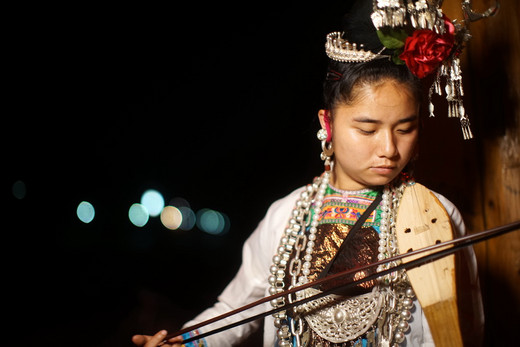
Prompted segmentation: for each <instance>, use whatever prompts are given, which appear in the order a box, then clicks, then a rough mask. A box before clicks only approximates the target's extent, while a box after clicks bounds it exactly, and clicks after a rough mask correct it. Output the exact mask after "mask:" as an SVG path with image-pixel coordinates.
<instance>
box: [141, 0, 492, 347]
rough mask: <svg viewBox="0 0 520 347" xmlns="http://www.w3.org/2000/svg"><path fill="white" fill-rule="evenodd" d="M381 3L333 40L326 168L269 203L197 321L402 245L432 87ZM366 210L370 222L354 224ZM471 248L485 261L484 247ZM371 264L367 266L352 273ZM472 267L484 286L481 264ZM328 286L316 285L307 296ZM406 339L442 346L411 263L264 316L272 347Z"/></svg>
mask: <svg viewBox="0 0 520 347" xmlns="http://www.w3.org/2000/svg"><path fill="white" fill-rule="evenodd" d="M367 4H368V5H369V6H364V5H367ZM371 13H372V2H371V1H365V2H364V3H362V5H361V6H357V7H355V8H354V9H353V12H352V13H351V15H350V16H349V17H347V21H346V30H345V34H344V35H343V36H339V35H338V36H337V40H342V41H340V43H341V44H342V46H340V48H341V49H339V50H338V49H336V50H335V49H334V47H335V46H327V53H328V55H329V57H331V58H332V59H331V62H330V64H329V68H328V72H327V77H326V80H325V83H324V104H325V107H324V109H322V110H320V111H319V112H318V117H319V121H320V124H321V129H320V131H319V132H318V138H319V139H320V141H321V142H322V148H323V153H322V159H323V160H324V162H325V172H324V173H323V174H322V175H321V176H320V177H318V178H316V179H315V181H314V182H313V183H312V184H310V185H309V186H307V187H303V188H300V189H298V190H296V191H295V192H293V193H292V194H290V195H289V196H287V197H285V198H283V199H281V200H279V201H277V202H275V203H274V204H273V205H272V206H271V207H270V208H269V210H268V212H267V214H266V216H265V218H264V219H263V221H262V222H261V223H260V224H259V226H258V228H257V229H256V230H255V231H254V232H253V234H252V235H251V236H250V237H249V239H248V240H247V241H246V243H245V245H244V248H243V263H242V265H241V267H240V270H239V271H238V273H237V275H236V277H235V278H234V279H233V280H232V281H231V283H230V284H229V285H228V286H227V287H226V289H225V290H224V292H223V293H222V294H221V295H220V296H219V299H218V302H217V303H216V304H215V305H214V306H213V307H211V308H209V309H207V310H206V311H204V312H203V313H201V314H200V315H199V316H197V317H196V318H195V319H194V320H192V321H190V322H188V323H187V324H186V326H190V325H193V324H195V323H197V322H201V321H204V320H206V319H209V318H212V317H215V316H218V315H220V314H223V313H225V312H228V311H230V310H232V309H235V308H238V307H241V306H244V305H246V304H248V303H251V302H253V301H256V300H258V299H260V298H262V297H265V296H268V295H270V294H275V293H277V292H280V291H281V290H283V289H287V288H289V287H291V286H297V285H301V284H304V283H308V282H311V281H314V280H316V279H318V278H320V277H322V276H326V275H327V274H331V273H334V272H337V271H341V270H342V269H348V268H354V267H357V266H359V265H364V264H370V263H374V262H376V261H378V260H381V259H385V258H386V257H390V256H392V255H395V254H397V253H398V250H397V249H396V247H395V235H394V234H393V229H392V227H391V224H392V223H391V220H392V218H395V217H396V213H397V212H396V211H397V207H398V205H399V198H400V196H401V194H402V191H403V189H404V187H406V186H407V185H410V184H412V183H413V180H412V178H411V177H410V173H409V171H408V167H409V164H410V162H411V161H412V160H413V158H414V157H415V155H416V153H417V141H418V137H419V109H420V103H421V100H422V95H421V85H420V80H419V78H418V77H417V76H416V75H415V74H414V73H413V72H412V71H410V69H409V67H408V66H407V65H404V64H396V63H395V61H392V59H391V56H392V52H391V51H389V50H388V49H386V50H385V47H384V46H383V45H382V43H381V41H380V39H379V37H378V36H377V34H376V29H375V27H374V26H373V25H372V22H371V18H370V15H371ZM367 28H370V29H369V30H368V29H367ZM347 41H348V43H354V42H355V43H357V44H358V45H359V44H363V45H364V47H365V48H366V49H367V50H368V51H369V53H367V51H364V50H362V49H359V48H356V47H354V48H352V47H351V48H348V46H347V45H345V43H346V42H347ZM345 47H346V48H345ZM342 57H343V58H342ZM435 195H436V196H437V198H438V199H439V201H440V202H441V203H442V205H443V207H444V209H445V210H446V212H447V213H448V215H449V216H450V218H451V221H452V225H453V226H454V229H455V232H456V233H457V234H458V235H462V234H464V233H465V228H464V224H463V221H462V218H461V215H460V213H459V212H458V210H457V209H456V208H455V206H454V205H453V204H452V203H451V202H449V201H448V200H447V199H446V198H444V197H443V196H441V195H439V194H435ZM371 205H372V206H371ZM370 209H373V210H372V211H370ZM367 210H368V211H369V212H367V213H366V214H365V215H364V213H365V211H367ZM360 218H363V219H364V221H363V220H362V222H361V224H360V225H359V227H358V226H355V224H356V222H357V221H358V220H359V219H360ZM344 240H346V241H345V245H343V241H344ZM470 257H471V258H470V259H471V264H472V266H473V268H474V266H475V260H474V257H473V255H472V254H470ZM368 274H369V273H357V274H356V275H354V276H352V279H359V278H363V277H365V276H367V275H368ZM470 277H471V281H472V283H474V284H476V286H477V288H478V280H477V278H476V274H475V272H472V273H471V276H470ZM324 289H326V288H316V289H315V288H312V290H310V291H307V292H305V293H304V294H303V295H311V294H312V293H314V292H319V291H320V290H324ZM474 294H475V293H474ZM475 297H476V299H475V301H474V303H476V307H477V312H475V316H477V317H478V318H477V323H476V324H475V325H474V327H475V326H478V327H481V323H482V314H481V311H480V307H481V306H480V301H479V294H478V292H477V293H476V295H475ZM284 302H285V300H284V299H280V300H275V301H273V302H271V304H270V305H268V304H266V305H264V306H259V307H256V308H255V309H253V310H249V311H246V312H243V313H241V314H239V315H237V316H233V317H231V318H230V319H229V320H224V321H221V322H218V323H215V324H213V325H211V326H208V327H204V328H202V329H201V330H212V329H213V328H215V327H218V326H222V325H225V324H228V323H231V322H234V321H237V320H238V319H240V318H247V317H248V316H250V315H252V314H254V313H259V312H263V311H267V310H269V309H270V308H272V307H279V306H280V305H283V304H284ZM258 325H259V322H252V323H249V324H245V325H241V326H239V327H236V328H233V329H230V330H227V331H225V332H222V333H219V334H216V335H213V336H209V337H206V338H204V339H200V340H198V341H197V344H193V345H197V346H198V345H208V346H230V345H233V344H236V343H238V342H239V341H240V340H242V339H243V338H244V337H246V336H247V335H249V334H250V333H251V332H252V331H253V330H255V329H257V328H258ZM198 333H199V332H197V331H196V332H192V333H191V334H198ZM165 336H166V332H165V331H161V332H159V333H157V334H156V335H155V336H144V335H136V336H134V337H133V342H134V343H135V344H136V345H139V346H145V347H152V346H157V345H158V344H159V343H160V342H161V341H162V340H163V339H164V337H165ZM186 337H187V336H184V338H186ZM182 340H183V337H176V338H173V339H171V340H169V342H168V343H167V344H166V345H167V346H168V345H169V346H180V343H181V341H182ZM401 343H404V345H405V346H433V345H434V343H433V338H432V334H431V331H430V328H429V326H428V322H427V320H426V318H425V316H424V314H423V311H422V309H421V306H420V304H419V302H418V301H417V300H416V298H415V295H414V292H413V289H412V288H411V285H410V284H409V282H408V280H407V277H406V275H405V273H404V272H402V273H400V274H398V275H396V276H394V277H393V278H391V280H389V281H385V280H384V279H382V280H380V281H369V282H366V283H362V284H360V285H358V286H357V287H354V288H351V289H350V290H349V291H348V292H339V293H336V294H334V295H331V296H327V297H325V298H323V299H319V300H317V301H316V302H315V303H314V304H308V305H302V307H299V308H297V309H295V310H289V311H287V312H286V311H282V312H280V313H277V314H275V315H274V316H272V317H266V318H265V320H264V346H296V345H301V346H366V345H370V346H375V345H377V346H379V345H387V346H393V345H399V344H401Z"/></svg>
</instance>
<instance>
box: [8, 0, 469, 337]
mask: <svg viewBox="0 0 520 347" xmlns="http://www.w3.org/2000/svg"><path fill="white" fill-rule="evenodd" d="M347 8H348V4H347V2H346V1H327V2H313V3H307V4H303V3H301V2H285V1H284V2H275V1H268V2H262V3H258V2H257V3H243V2H242V3H226V4H222V3H217V2H191V3H189V4H184V3H183V4H182V5H181V4H180V3H176V4H175V5H169V6H168V7H154V6H152V5H146V6H144V5H142V4H140V5H136V6H134V7H131V6H130V5H128V4H121V5H120V6H115V5H113V6H107V5H102V4H99V5H93V4H90V3H85V4H81V5H79V4H74V5H64V6H55V7H52V8H49V7H47V6H45V7H44V6H41V7H39V8H37V7H31V8H13V9H9V10H7V11H6V13H5V14H4V15H5V16H6V17H7V19H8V24H9V25H8V26H7V30H6V32H5V33H4V35H5V36H6V38H7V39H6V41H5V42H4V44H3V45H4V49H3V56H4V57H3V58H4V59H5V58H7V59H6V60H4V61H7V63H4V66H3V67H4V68H3V71H4V75H5V78H4V79H3V82H4V83H3V85H4V88H3V89H4V93H3V106H4V107H3V108H4V112H3V117H2V119H3V124H2V133H3V134H2V161H3V162H4V164H3V165H2V168H3V170H2V171H3V176H2V177H3V179H2V201H3V202H4V203H3V204H2V206H4V209H3V211H2V212H3V213H2V216H3V217H4V218H2V222H3V223H2V224H3V227H2V231H3V232H2V242H1V245H2V252H1V254H2V258H1V262H2V278H3V281H2V283H3V284H2V313H3V314H2V315H3V318H4V320H7V323H6V324H3V325H2V330H3V335H4V337H3V339H4V342H5V343H6V345H9V346H10V345H13V346H14V345H20V344H25V343H27V341H30V342H31V343H35V344H39V345H45V346H62V345H63V346H65V345H67V346H70V345H74V346H129V345H130V343H129V341H130V337H131V335H132V334H135V333H154V332H156V331H157V330H159V329H162V328H166V329H168V330H170V331H174V330H175V329H178V328H180V326H181V325H182V323H183V322H184V321H186V320H188V319H190V318H191V317H192V316H193V315H195V314H196V313H198V312H199V311H200V310H202V309H203V308H205V307H207V306H208V305H210V304H211V303H212V302H213V301H214V300H215V299H216V296H217V295H218V293H219V292H220V291H221V290H222V289H223V288H224V286H225V284H226V283H227V282H228V281H229V280H230V279H231V278H232V277H233V275H234V273H235V272H236V270H237V269H238V266H239V264H240V253H241V245H242V243H243V242H244V240H245V239H246V238H247V236H248V235H249V234H250V233H251V232H252V231H253V230H254V228H255V226H256V225H257V224H258V222H259V221H260V220H261V218H262V217H263V215H264V214H265V212H266V209H267V208H268V206H269V205H270V204H271V203H272V202H273V201H274V200H276V199H278V198H281V197H283V196H285V195H286V194H288V193H289V192H291V191H292V190H293V189H295V188H297V187H299V186H301V185H303V184H306V183H308V182H310V181H311V179H312V178H313V177H314V176H316V175H319V174H320V173H321V171H322V166H321V165H322V164H321V161H320V159H319V152H320V151H319V143H318V141H317V140H316V138H315V134H316V131H317V130H318V128H319V126H318V123H317V117H316V115H317V111H318V109H319V108H320V106H321V81H322V79H323V77H324V74H325V70H326V63H327V59H326V56H325V53H324V51H323V45H324V39H325V35H326V34H327V33H328V32H330V31H334V30H338V29H339V24H340V19H341V17H342V15H343V14H344V13H345V12H346V10H347ZM441 124H442V123H441ZM441 126H442V125H441ZM453 132H454V133H455V134H456V136H459V132H460V130H459V129H458V128H457V125H456V123H455V125H454V126H453ZM425 136H426V141H428V137H427V136H428V134H426V135H425ZM433 150H434V152H433V153H431V152H430V155H433V156H439V153H437V152H435V149H433ZM431 165H432V166H434V165H435V164H431ZM428 170H429V169H428V167H427V168H426V169H424V171H428ZM436 179H437V181H436V182H440V183H438V184H437V186H439V187H442V186H443V185H446V184H449V183H446V182H445V181H443V177H442V175H441V176H437V177H436ZM18 180H21V181H23V182H24V183H25V184H26V187H27V194H26V196H25V197H24V198H23V199H21V200H20V199H17V198H15V197H14V195H13V194H12V192H11V190H12V185H13V183H14V182H16V181H18ZM434 188H436V187H435V184H434ZM448 188H449V187H448ZM147 189H157V190H159V191H160V192H161V193H162V194H163V195H164V197H165V200H166V203H168V202H169V200H170V199H172V198H174V197H182V198H184V199H186V200H187V201H189V202H190V204H191V207H192V208H193V209H194V210H195V211H197V210H200V209H202V208H212V209H215V210H217V211H220V212H223V213H225V214H226V215H227V216H228V217H229V219H230V222H231V228H230V230H229V232H228V233H227V234H225V235H220V236H214V235H209V234H206V233H204V232H202V231H200V230H199V229H197V228H194V229H193V230H191V231H180V230H178V231H170V230H167V229H166V228H165V227H163V226H162V225H161V223H160V221H159V219H158V218H152V219H150V221H149V222H148V224H147V225H146V226H145V227H143V228H138V227H135V226H134V225H132V224H131V223H130V221H129V220H128V217H127V214H128V208H129V207H130V205H132V204H133V203H136V202H139V200H140V197H141V194H142V193H143V192H144V191H145V190H147ZM453 195H454V197H455V200H457V198H456V192H455V193H453ZM450 198H451V197H450ZM83 200H87V201H89V202H91V203H92V204H93V205H94V207H95V209H96V216H95V219H94V221H93V222H92V223H90V224H84V223H82V222H80V221H79V220H78V219H77V217H76V207H77V205H78V204H79V202H81V201H83ZM456 202H457V201H456ZM460 202H461V201H459V203H460ZM462 203H463V201H462ZM20 339H22V340H23V341H24V342H23V343H21V341H20ZM2 344H3V343H2Z"/></svg>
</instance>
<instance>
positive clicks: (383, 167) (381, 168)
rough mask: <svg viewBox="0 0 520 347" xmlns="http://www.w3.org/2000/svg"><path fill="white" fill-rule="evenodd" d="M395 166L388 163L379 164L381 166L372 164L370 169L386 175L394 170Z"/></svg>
mask: <svg viewBox="0 0 520 347" xmlns="http://www.w3.org/2000/svg"><path fill="white" fill-rule="evenodd" d="M395 168H396V167H395V166H390V165H381V166H373V167H372V168H371V169H372V171H374V172H375V173H377V174H380V175H388V174H391V173H393V172H394V170H395Z"/></svg>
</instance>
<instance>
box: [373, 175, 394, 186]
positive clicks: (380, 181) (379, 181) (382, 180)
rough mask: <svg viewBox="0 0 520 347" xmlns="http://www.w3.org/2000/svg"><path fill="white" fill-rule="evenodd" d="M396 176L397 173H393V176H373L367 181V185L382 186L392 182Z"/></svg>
mask: <svg viewBox="0 0 520 347" xmlns="http://www.w3.org/2000/svg"><path fill="white" fill-rule="evenodd" d="M396 177H397V175H395V176H393V177H375V178H373V179H371V180H369V181H367V185H368V186H371V187H375V186H384V185H385V184H388V183H390V182H392V181H393V180H394V179H395V178H396Z"/></svg>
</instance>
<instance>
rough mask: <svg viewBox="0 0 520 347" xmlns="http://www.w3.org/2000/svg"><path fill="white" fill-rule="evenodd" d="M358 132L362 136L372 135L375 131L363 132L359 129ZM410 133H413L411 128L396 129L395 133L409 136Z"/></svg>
mask: <svg viewBox="0 0 520 347" xmlns="http://www.w3.org/2000/svg"><path fill="white" fill-rule="evenodd" d="M358 130H359V132H360V133H361V134H363V135H372V134H374V133H375V132H376V131H375V130H363V129H359V128H358ZM412 131H413V127H410V128H406V129H397V132H398V133H400V134H409V133H411V132H412Z"/></svg>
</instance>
